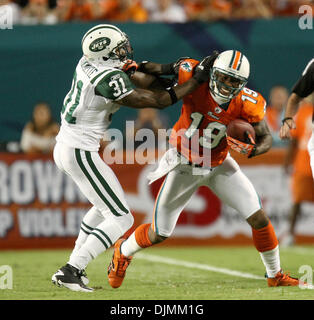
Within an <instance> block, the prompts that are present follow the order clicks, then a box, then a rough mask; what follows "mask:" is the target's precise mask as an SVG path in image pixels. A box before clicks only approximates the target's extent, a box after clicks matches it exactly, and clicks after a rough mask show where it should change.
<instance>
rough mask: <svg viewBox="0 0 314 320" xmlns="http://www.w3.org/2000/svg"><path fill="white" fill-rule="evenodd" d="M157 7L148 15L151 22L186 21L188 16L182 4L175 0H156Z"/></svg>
mask: <svg viewBox="0 0 314 320" xmlns="http://www.w3.org/2000/svg"><path fill="white" fill-rule="evenodd" d="M156 2H157V7H156V9H154V10H153V11H152V12H151V14H150V17H149V20H150V21H152V22H166V23H171V22H177V23H184V22H187V20H188V18H187V15H186V13H185V10H184V8H183V6H182V5H180V4H179V2H178V1H176V0H157V1H156Z"/></svg>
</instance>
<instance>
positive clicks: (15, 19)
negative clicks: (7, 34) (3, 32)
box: [0, 0, 22, 25]
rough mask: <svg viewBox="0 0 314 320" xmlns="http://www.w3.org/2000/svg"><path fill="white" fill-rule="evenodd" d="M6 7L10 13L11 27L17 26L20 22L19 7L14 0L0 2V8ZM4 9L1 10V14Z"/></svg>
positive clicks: (1, 0) (0, 0)
mask: <svg viewBox="0 0 314 320" xmlns="http://www.w3.org/2000/svg"><path fill="white" fill-rule="evenodd" d="M3 6H6V8H9V10H11V12H12V23H13V25H15V24H19V23H20V20H21V11H22V10H21V7H20V6H19V4H18V2H17V1H15V0H0V7H3ZM3 9H4V8H1V9H0V10H1V11H0V12H2V10H3Z"/></svg>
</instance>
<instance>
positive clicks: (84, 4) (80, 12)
mask: <svg viewBox="0 0 314 320" xmlns="http://www.w3.org/2000/svg"><path fill="white" fill-rule="evenodd" d="M94 6H95V3H94V2H92V1H90V0H58V1H57V7H56V15H57V16H58V19H59V21H61V22H62V21H64V22H66V21H91V20H93V19H94V10H95V7H94Z"/></svg>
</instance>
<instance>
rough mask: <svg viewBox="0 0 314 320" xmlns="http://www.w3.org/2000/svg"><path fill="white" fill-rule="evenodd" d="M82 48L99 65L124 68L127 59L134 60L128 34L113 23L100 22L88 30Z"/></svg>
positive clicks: (88, 57)
mask: <svg viewBox="0 0 314 320" xmlns="http://www.w3.org/2000/svg"><path fill="white" fill-rule="evenodd" d="M82 50H83V54H84V56H85V57H86V58H87V59H88V60H89V61H90V62H91V63H93V64H95V65H98V66H108V67H115V68H122V66H123V65H124V62H125V61H126V60H127V59H131V60H133V49H132V47H131V45H130V42H129V39H128V36H127V35H126V34H125V33H124V32H122V31H121V30H120V29H119V28H117V27H115V26H113V25H111V24H99V25H97V26H95V27H93V28H91V29H90V30H88V31H87V32H86V33H85V35H84V36H83V39H82Z"/></svg>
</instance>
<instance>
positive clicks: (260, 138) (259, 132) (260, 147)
mask: <svg viewBox="0 0 314 320" xmlns="http://www.w3.org/2000/svg"><path fill="white" fill-rule="evenodd" d="M252 125H253V127H254V130H255V143H256V147H255V152H254V154H252V156H257V155H259V154H262V153H265V152H267V151H268V150H269V149H270V148H271V146H272V143H273V138H272V136H271V133H270V130H269V128H268V125H267V123H266V121H265V120H262V121H260V122H257V123H253V124H252Z"/></svg>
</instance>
